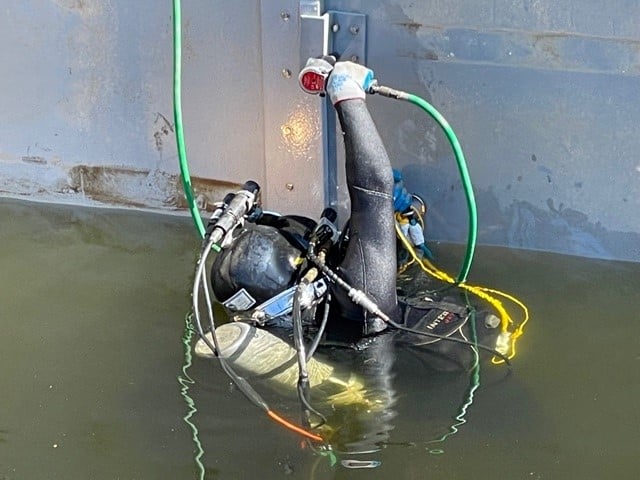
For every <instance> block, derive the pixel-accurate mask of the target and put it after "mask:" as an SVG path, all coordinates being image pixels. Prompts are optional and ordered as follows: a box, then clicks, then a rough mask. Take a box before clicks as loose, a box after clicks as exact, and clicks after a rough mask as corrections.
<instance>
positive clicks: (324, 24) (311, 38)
mask: <svg viewBox="0 0 640 480" xmlns="http://www.w3.org/2000/svg"><path fill="white" fill-rule="evenodd" d="M366 20H367V17H366V15H364V14H362V13H350V12H340V11H337V10H329V11H327V12H326V13H324V14H323V15H304V14H303V15H300V22H301V25H300V68H302V67H303V66H304V65H305V63H306V61H307V59H308V58H309V57H320V56H322V55H335V56H336V57H337V58H338V59H339V60H350V61H352V62H357V63H361V64H365V63H366V40H367V21H366Z"/></svg>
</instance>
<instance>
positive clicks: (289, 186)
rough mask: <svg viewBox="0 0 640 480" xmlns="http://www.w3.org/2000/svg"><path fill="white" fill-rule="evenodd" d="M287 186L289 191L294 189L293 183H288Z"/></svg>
mask: <svg viewBox="0 0 640 480" xmlns="http://www.w3.org/2000/svg"><path fill="white" fill-rule="evenodd" d="M285 188H286V189H287V190H289V191H291V190H293V183H287V184H286V185H285Z"/></svg>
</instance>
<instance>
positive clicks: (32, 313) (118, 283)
mask: <svg viewBox="0 0 640 480" xmlns="http://www.w3.org/2000/svg"><path fill="white" fill-rule="evenodd" d="M0 213H1V215H2V227H1V230H0V240H1V241H2V246H3V248H2V250H0V258H1V259H2V272H3V275H2V277H0V278H2V280H1V282H2V284H1V285H0V287H1V288H0V305H2V310H1V311H2V316H1V317H0V318H1V322H2V327H3V334H2V335H1V336H0V355H1V358H2V363H3V368H2V369H1V370H0V391H2V400H1V402H2V409H1V410H0V411H1V412H2V414H1V415H0V478H3V479H25V478H28V479H55V478H63V479H68V478H94V479H113V478H123V479H125V478H126V479H129V478H131V479H133V478H154V479H164V478H166V479H176V478H180V479H188V478H198V471H197V469H196V466H195V463H194V454H195V446H194V444H193V442H192V440H191V432H190V430H189V429H188V427H187V426H186V424H185V423H184V422H183V420H182V417H183V415H184V414H185V413H186V411H187V406H186V405H185V403H184V400H183V399H182V397H181V396H180V391H179V389H180V386H179V384H178V382H177V376H178V375H179V374H180V372H181V368H182V363H183V352H182V344H181V336H182V333H183V325H184V316H185V314H186V312H187V309H188V308H189V304H190V301H189V289H190V283H191V275H192V269H193V262H194V258H195V251H196V250H197V247H198V245H197V238H196V236H195V233H194V232H193V229H192V226H191V225H190V223H189V220H188V219H184V218H175V217H164V216H157V215H151V214H142V213H138V212H124V211H104V210H97V209H81V208H77V207H64V206H47V205H40V204H33V203H23V202H18V201H13V200H2V201H0ZM434 247H435V248H434V250H435V254H436V257H437V258H438V260H439V261H440V262H441V263H442V265H443V266H444V267H446V268H447V269H448V270H449V271H455V270H456V268H457V261H459V259H460V258H462V251H461V249H459V248H453V249H450V248H445V247H443V246H440V247H439V248H438V246H434ZM639 274H640V265H637V264H630V263H616V262H604V261H596V260H585V259H579V258H572V257H563V256H557V255H550V254H543V253H536V252H522V251H509V250H504V249H495V248H480V249H479V251H478V254H477V260H476V262H475V264H474V268H473V270H472V274H471V278H470V281H471V282H472V283H475V284H481V285H488V286H491V287H495V288H498V289H502V290H505V291H508V292H511V293H514V294H516V295H517V296H519V297H520V298H521V299H522V300H523V301H525V302H526V303H527V305H528V306H529V308H530V311H531V314H532V320H531V323H530V325H529V326H528V329H527V331H526V332H525V335H524V337H523V338H522V340H521V341H520V344H519V355H518V356H517V357H516V359H515V361H514V366H513V369H512V370H511V372H508V371H507V370H506V369H505V368H504V367H495V366H490V365H483V367H482V369H481V371H480V385H479V387H478V388H477V389H476V390H475V392H474V393H475V394H474V397H473V402H472V403H471V404H470V405H468V408H467V409H466V414H465V415H464V417H463V418H464V420H466V423H463V424H460V425H458V426H457V429H458V432H457V433H455V434H453V435H450V436H448V437H447V438H446V439H444V441H442V439H443V437H444V436H445V435H446V434H447V433H448V432H451V431H452V426H454V425H456V424H459V423H460V422H459V419H460V418H461V417H460V413H461V412H462V408H463V407H464V406H465V405H466V404H468V400H469V391H470V388H471V387H472V386H473V381H472V377H471V376H470V374H469V372H442V371H437V370H435V369H434V368H433V364H432V363H430V362H429V358H428V357H426V356H424V355H422V354H421V353H420V351H416V350H412V349H403V350H397V349H393V348H392V347H390V346H388V345H381V346H380V347H379V351H378V353H376V354H374V351H373V350H372V351H371V352H370V353H367V352H363V353H362V354H359V355H351V354H349V353H348V352H345V351H338V350H336V351H330V352H328V353H327V355H328V358H329V359H330V360H332V361H335V362H336V364H338V365H340V368H341V369H343V373H344V374H345V375H346V374H347V373H348V372H353V373H356V374H357V375H359V376H360V377H361V378H362V379H363V381H364V382H365V383H366V384H367V387H368V388H369V390H368V393H367V395H368V397H367V398H368V399H371V400H372V401H377V402H379V403H378V404H377V405H378V406H379V407H378V408H361V407H358V408H356V407H350V408H347V407H344V408H343V407H340V406H332V405H331V403H330V402H329V403H326V402H321V401H318V402H317V404H316V405H317V407H318V408H319V409H320V410H321V411H322V413H323V414H325V415H326V416H327V418H328V423H329V426H330V428H331V429H332V430H331V435H332V440H333V443H334V449H335V452H334V456H332V455H327V454H325V455H322V454H320V453H314V452H312V451H311V449H310V448H309V447H308V446H307V445H306V443H305V442H303V441H301V440H300V438H298V437H297V436H295V435H294V434H292V433H289V432H288V431H284V430H283V429H281V428H280V427H279V426H277V425H275V424H273V423H272V422H271V421H270V420H269V419H268V418H267V417H266V416H265V415H263V414H262V413H261V412H260V411H258V410H257V409H256V408H255V407H254V406H253V405H251V404H250V403H249V402H248V401H246V400H245V399H244V398H243V397H242V395H241V394H240V393H239V392H238V391H236V390H235V389H234V388H232V386H231V385H230V383H229V381H228V379H227V378H226V376H225V375H224V373H222V372H221V371H220V369H219V368H218V367H217V366H216V364H215V363H214V362H212V361H211V360H207V359H201V358H196V359H194V364H193V366H192V367H191V368H190V369H189V374H190V376H191V377H192V378H193V379H194V381H195V384H194V385H191V387H190V391H189V393H190V395H191V396H192V397H193V399H194V401H195V404H196V407H197V412H196V413H195V414H194V416H193V418H192V419H193V421H194V423H195V424H196V425H197V427H198V431H199V438H200V441H201V443H202V445H203V448H204V451H205V454H204V456H203V462H204V464H205V467H206V478H211V479H213V478H221V479H226V478H258V477H259V478H302V479H312V478H313V479H329V478H331V479H347V478H359V477H364V476H365V475H366V477H367V478H369V479H377V478H380V479H382V478H385V479H387V478H408V479H411V478H420V479H422V478H430V479H454V478H489V477H491V478H527V479H529V478H538V479H548V478H609V477H610V478H637V477H638V475H640V465H639V464H638V462H637V445H638V443H639V440H640V438H639V435H638V425H640V414H639V413H638V409H637V408H636V405H635V403H636V401H635V399H636V398H637V397H638V395H639V394H640V381H639V380H640V375H639V374H638V368H637V367H638V361H639V360H640V357H638V351H639V348H638V347H639V346H640V345H639V340H640V324H639V322H637V307H638V305H640V290H639V289H638V287H637V283H636V282H637V278H639ZM514 313H515V310H514ZM367 382H368V383H367ZM255 386H256V388H259V389H260V393H261V394H263V395H264V397H265V399H266V400H267V401H268V402H269V404H270V405H271V406H272V407H273V408H274V409H276V410H277V411H278V412H279V413H281V414H282V415H283V416H285V417H286V418H288V419H290V420H293V421H296V422H298V421H300V410H299V406H298V404H297V401H296V400H295V396H294V395H291V394H288V395H283V394H281V393H279V392H277V391H275V390H274V389H273V388H268V387H267V386H266V385H262V384H260V383H259V382H257V383H256V384H255ZM369 406H371V405H369ZM456 417H458V420H457V419H456ZM343 451H344V452H350V454H343V453H341V452H343ZM356 452H370V453H361V454H356ZM342 461H345V462H351V463H347V465H348V466H350V467H371V466H374V467H375V468H361V469H351V468H345V466H343V465H342V464H341V462H342ZM372 462H373V463H372ZM376 462H379V465H378V464H377V463H376Z"/></svg>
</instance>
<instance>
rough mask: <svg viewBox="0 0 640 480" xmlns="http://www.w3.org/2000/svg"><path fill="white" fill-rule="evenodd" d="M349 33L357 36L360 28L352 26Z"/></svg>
mask: <svg viewBox="0 0 640 480" xmlns="http://www.w3.org/2000/svg"><path fill="white" fill-rule="evenodd" d="M349 31H350V32H351V35H357V34H358V33H359V32H360V26H359V25H351V27H349Z"/></svg>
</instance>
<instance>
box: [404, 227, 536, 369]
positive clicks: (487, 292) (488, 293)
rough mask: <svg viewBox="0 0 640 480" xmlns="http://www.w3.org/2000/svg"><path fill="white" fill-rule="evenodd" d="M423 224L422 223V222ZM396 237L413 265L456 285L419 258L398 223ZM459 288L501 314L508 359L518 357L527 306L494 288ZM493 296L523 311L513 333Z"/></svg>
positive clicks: (499, 362) (471, 286)
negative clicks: (408, 254) (409, 256)
mask: <svg viewBox="0 0 640 480" xmlns="http://www.w3.org/2000/svg"><path fill="white" fill-rule="evenodd" d="M418 218H420V216H418ZM421 224H422V222H421ZM396 235H397V236H398V238H399V239H400V241H401V242H402V244H403V246H404V247H405V248H406V249H407V251H408V252H409V253H410V254H411V257H412V262H411V263H413V262H416V263H417V264H418V265H419V266H420V268H421V269H422V270H423V271H424V272H425V273H427V274H428V275H431V276H432V277H434V278H436V279H438V280H440V281H442V282H445V283H449V284H452V285H454V284H455V283H456V281H455V279H454V278H453V277H451V276H450V275H449V274H447V273H446V272H443V271H442V270H439V269H438V268H437V267H436V266H434V265H433V264H432V263H431V262H430V261H429V260H428V259H426V258H420V257H418V255H417V253H416V251H415V249H414V248H413V246H412V245H411V243H410V242H409V239H407V237H406V236H405V235H404V234H403V233H402V230H400V226H399V225H398V223H397V222H396ZM408 266H409V264H407V265H404V266H403V270H402V271H404V270H406V268H407V267H408ZM458 286H459V287H460V288H464V289H465V290H468V291H469V292H471V293H473V294H474V295H476V296H478V297H480V298H482V299H483V300H485V301H486V302H488V303H490V304H491V305H492V306H493V307H494V308H495V309H496V311H497V312H498V313H499V314H500V326H501V329H502V333H503V334H504V335H507V336H508V338H509V351H508V355H507V358H509V359H512V358H513V357H515V355H516V340H517V339H518V338H519V337H520V336H522V334H523V330H524V326H525V324H526V323H527V322H528V321H529V310H528V309H527V307H526V305H525V304H524V303H522V302H521V301H520V300H518V299H517V298H515V297H514V296H513V295H510V294H508V293H505V292H501V291H499V290H495V289H492V288H487V287H480V286H475V285H469V284H466V283H460V284H458ZM492 294H493V295H498V296H501V297H503V298H506V299H507V300H510V301H512V302H513V303H515V304H516V305H518V306H519V307H520V308H521V309H522V311H523V313H524V319H523V320H522V321H521V322H520V323H519V324H518V326H517V327H516V328H515V329H514V331H513V332H509V327H510V326H511V325H513V324H514V322H513V319H512V318H511V316H510V315H509V313H508V312H507V310H506V309H505V308H504V306H503V305H502V302H501V301H500V300H498V299H497V298H496V297H494V296H492ZM491 361H492V363H494V364H496V365H497V364H501V363H504V360H502V359H500V358H498V357H493V359H492V360H491Z"/></svg>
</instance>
